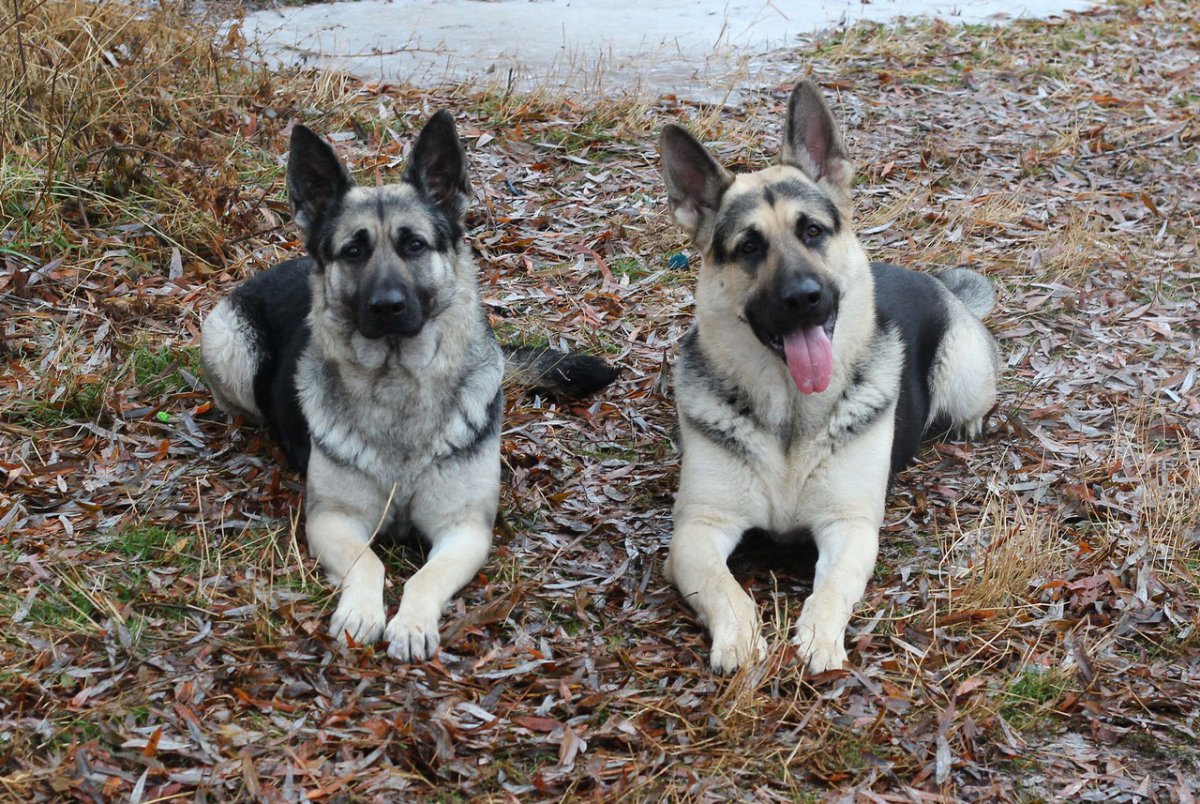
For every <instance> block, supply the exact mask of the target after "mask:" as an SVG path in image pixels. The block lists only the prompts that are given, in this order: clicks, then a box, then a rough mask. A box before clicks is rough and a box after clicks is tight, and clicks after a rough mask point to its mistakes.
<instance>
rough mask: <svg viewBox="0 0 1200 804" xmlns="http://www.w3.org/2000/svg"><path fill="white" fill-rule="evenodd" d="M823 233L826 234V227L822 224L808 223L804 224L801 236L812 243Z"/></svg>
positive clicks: (806, 241)
mask: <svg viewBox="0 0 1200 804" xmlns="http://www.w3.org/2000/svg"><path fill="white" fill-rule="evenodd" d="M823 234H825V228H824V227H823V226H821V224H819V223H807V224H805V225H804V228H803V231H802V234H801V237H802V238H803V239H804V242H805V243H811V242H812V241H814V240H819V239H820V238H821V235H823Z"/></svg>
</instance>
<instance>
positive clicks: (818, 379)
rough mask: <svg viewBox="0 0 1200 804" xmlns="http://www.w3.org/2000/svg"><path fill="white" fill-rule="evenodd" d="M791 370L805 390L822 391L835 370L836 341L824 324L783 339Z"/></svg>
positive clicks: (797, 383)
mask: <svg viewBox="0 0 1200 804" xmlns="http://www.w3.org/2000/svg"><path fill="white" fill-rule="evenodd" d="M783 354H784V356H785V357H786V358H787V364H788V371H790V372H791V374H792V380H793V381H794V382H795V383H796V387H797V388H799V389H800V393H802V394H819V393H821V392H822V391H824V390H825V389H826V388H828V387H829V377H830V375H831V374H832V373H833V344H831V343H830V342H829V336H828V335H826V334H825V329H824V328H823V327H820V326H815V327H809V328H807V329H803V330H800V331H799V332H794V333H792V334H791V335H789V336H788V337H787V339H786V340H785V341H784V342H783Z"/></svg>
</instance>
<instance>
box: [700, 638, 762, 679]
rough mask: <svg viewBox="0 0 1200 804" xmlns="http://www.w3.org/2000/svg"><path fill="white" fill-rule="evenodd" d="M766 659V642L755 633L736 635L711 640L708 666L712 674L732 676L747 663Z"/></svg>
mask: <svg viewBox="0 0 1200 804" xmlns="http://www.w3.org/2000/svg"><path fill="white" fill-rule="evenodd" d="M765 658H767V641H766V640H765V639H763V638H762V637H761V636H759V635H758V633H757V632H754V633H748V634H736V635H734V636H733V637H731V638H722V639H717V638H716V637H714V638H713V646H712V655H711V656H710V657H709V664H711V665H712V669H713V672H714V673H718V674H720V675H723V676H728V675H733V673H734V672H736V671H737V669H738V668H739V667H741V666H742V665H744V664H746V663H747V662H761V661H762V660H763V659H765Z"/></svg>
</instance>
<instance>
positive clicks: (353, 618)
mask: <svg viewBox="0 0 1200 804" xmlns="http://www.w3.org/2000/svg"><path fill="white" fill-rule="evenodd" d="M386 619H387V613H386V612H385V611H384V610H383V596H382V595H377V596H376V595H370V594H362V593H359V594H355V593H353V592H350V591H348V590H347V591H344V592H342V597H341V599H340V600H338V607H337V610H336V611H334V613H333V619H332V620H330V622H329V633H330V634H332V635H333V636H335V637H336V638H337V639H338V640H339V641H341V642H347V641H353V642H354V644H356V645H370V644H371V643H373V642H375V641H376V640H378V639H379V635H380V634H382V633H383V624H384V622H385V621H386Z"/></svg>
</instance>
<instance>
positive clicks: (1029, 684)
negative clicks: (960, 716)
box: [1000, 668, 1068, 731]
mask: <svg viewBox="0 0 1200 804" xmlns="http://www.w3.org/2000/svg"><path fill="white" fill-rule="evenodd" d="M1067 680H1068V679H1067V676H1066V674H1065V673H1063V672H1061V671H1056V670H1038V669H1032V668H1030V669H1026V670H1025V671H1023V672H1022V673H1021V675H1019V676H1017V677H1016V678H1015V679H1013V680H1012V681H1011V682H1010V683H1009V685H1008V689H1007V690H1006V691H1005V694H1004V700H1003V702H1002V703H1001V704H1000V715H1001V716H1002V717H1003V718H1004V719H1005V720H1006V721H1008V724H1009V725H1010V726H1012V727H1013V728H1015V729H1017V730H1019V731H1028V730H1030V729H1032V728H1034V727H1037V726H1042V725H1044V724H1045V723H1046V722H1047V721H1048V720H1049V719H1050V718H1052V717H1053V716H1054V714H1055V712H1054V710H1053V709H1052V708H1051V707H1052V706H1053V705H1054V703H1055V702H1057V701H1058V699H1059V698H1061V697H1062V694H1063V691H1064V690H1065V689H1066V688H1067Z"/></svg>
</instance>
